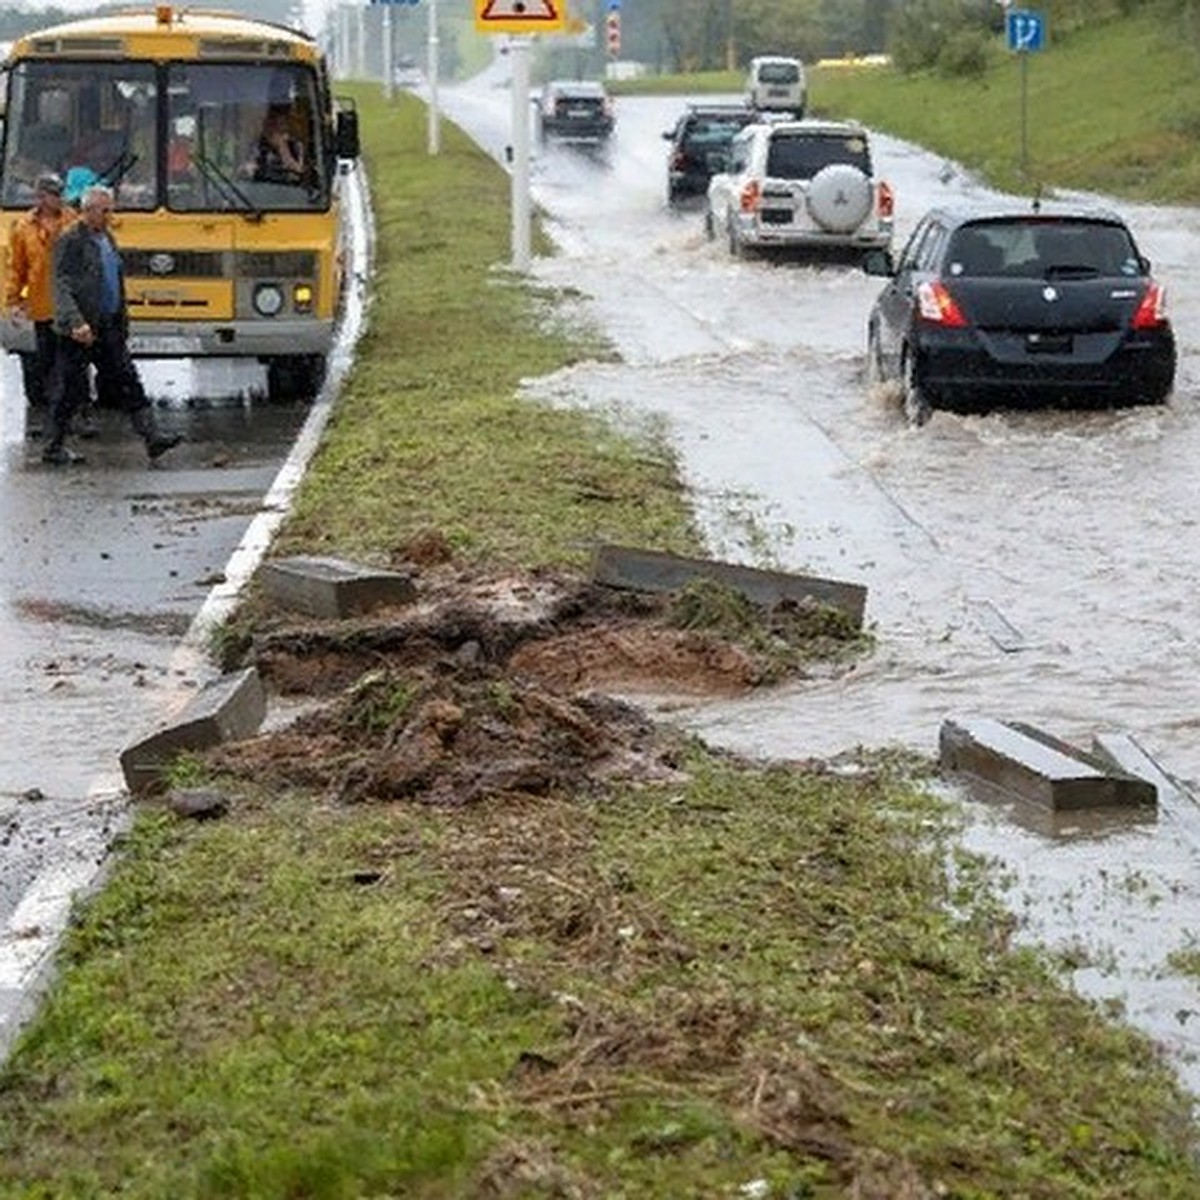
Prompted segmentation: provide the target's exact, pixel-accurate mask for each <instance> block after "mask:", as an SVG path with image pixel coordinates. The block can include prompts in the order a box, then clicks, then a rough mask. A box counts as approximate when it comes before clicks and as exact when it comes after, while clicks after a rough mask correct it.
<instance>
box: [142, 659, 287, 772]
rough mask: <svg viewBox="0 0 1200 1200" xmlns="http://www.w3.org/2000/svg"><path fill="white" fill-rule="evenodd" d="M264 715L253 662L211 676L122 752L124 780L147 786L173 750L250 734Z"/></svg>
mask: <svg viewBox="0 0 1200 1200" xmlns="http://www.w3.org/2000/svg"><path fill="white" fill-rule="evenodd" d="M266 715H267V695H266V690H265V689H264V687H263V684H262V680H261V678H260V677H259V674H258V671H257V670H256V669H255V668H254V667H247V668H246V669H245V670H242V671H234V672H231V673H230V674H228V675H222V676H220V677H219V678H217V679H214V680H211V681H210V682H209V683H207V684H205V686H204V687H203V688H202V689H201V690H200V691H199V692H198V693H197V694H196V696H194V697H193V698H192V700H191V701H190V702H189V703H188V704H187V705H186V706H185V708H184V709H183V711H182V712H181V713H180V714H179V716H178V717H177V718H176V719H175V720H174V721H172V722H170V723H169V724H167V725H165V726H163V727H161V728H159V729H157V730H155V731H154V732H153V733H151V734H150V735H149V736H148V737H145V738H142V739H141V740H140V741H137V742H134V743H132V744H131V745H129V746H127V747H126V748H125V749H124V750H123V751H122V752H121V770H122V772H123V773H124V776H125V786H126V787H128V789H129V790H130V792H132V793H134V794H135V795H136V794H137V793H139V792H144V791H146V790H147V789H148V788H150V787H153V786H154V785H155V784H156V783H158V782H159V781H160V780H161V778H162V775H163V772H164V771H165V770H166V769H167V768H168V767H169V766H170V764H171V761H172V760H173V759H174V758H175V757H176V756H177V755H179V754H181V753H183V752H184V751H187V750H206V749H208V748H210V747H212V746H217V745H220V743H222V742H226V741H237V740H239V739H241V738H246V737H250V736H251V735H252V734H255V733H257V732H258V729H259V727H260V726H261V725H262V723H263V719H264V718H265V717H266Z"/></svg>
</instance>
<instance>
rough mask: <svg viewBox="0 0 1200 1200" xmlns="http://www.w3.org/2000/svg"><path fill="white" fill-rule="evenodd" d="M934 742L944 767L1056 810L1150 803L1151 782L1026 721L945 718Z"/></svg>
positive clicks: (1135, 805) (1151, 801) (988, 718)
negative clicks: (1127, 772) (1020, 722)
mask: <svg viewBox="0 0 1200 1200" xmlns="http://www.w3.org/2000/svg"><path fill="white" fill-rule="evenodd" d="M938 743H939V750H940V757H941V766H942V769H943V770H944V771H946V772H948V773H952V774H959V775H964V776H967V777H968V778H974V779H979V780H982V781H983V782H984V783H985V784H987V785H988V786H989V787H991V788H999V789H1000V790H1001V791H1003V792H1006V793H1008V794H1011V795H1012V796H1014V797H1018V798H1020V799H1023V800H1028V801H1031V802H1032V803H1035V804H1040V805H1042V806H1043V807H1045V808H1048V809H1052V810H1054V811H1056V812H1060V811H1068V810H1074V809H1084V808H1110V807H1142V806H1146V805H1153V804H1154V786H1153V785H1152V784H1149V783H1147V782H1146V781H1145V780H1144V779H1139V778H1136V777H1134V776H1132V775H1129V774H1126V773H1125V772H1124V771H1122V770H1120V769H1119V768H1115V767H1113V766H1111V765H1110V764H1106V763H1105V762H1104V761H1102V760H1100V759H1099V758H1096V757H1094V756H1092V755H1090V754H1088V753H1087V752H1086V751H1081V750H1079V749H1078V748H1077V747H1075V746H1071V745H1070V744H1068V743H1067V742H1064V741H1062V740H1061V739H1059V738H1056V737H1054V736H1053V735H1051V734H1047V733H1044V732H1042V731H1041V730H1039V729H1035V728H1034V727H1033V726H1030V725H1021V724H1017V723H1013V722H1004V721H996V720H993V719H991V718H990V717H963V718H951V719H947V720H946V721H943V722H942V728H941V732H940V734H939V738H938Z"/></svg>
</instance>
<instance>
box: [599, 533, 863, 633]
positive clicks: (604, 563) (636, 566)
mask: <svg viewBox="0 0 1200 1200" xmlns="http://www.w3.org/2000/svg"><path fill="white" fill-rule="evenodd" d="M592 579H593V580H595V581H596V582H597V583H602V584H605V585H607V586H608V587H615V588H627V589H629V590H631V591H639V592H673V591H677V590H678V589H679V588H681V587H684V586H685V585H686V584H687V583H689V582H690V581H691V580H693V579H712V580H715V581H716V582H717V583H720V584H723V585H724V586H725V587H730V588H735V589H736V590H737V591H739V592H742V593H743V594H744V595H746V596H747V597H749V599H750V600H752V601H753V602H754V603H755V604H759V605H762V606H763V607H764V608H771V607H773V606H774V605H775V604H778V603H779V601H780V600H807V599H812V600H817V601H819V602H820V603H822V604H827V605H829V607H831V608H835V609H837V610H838V611H839V612H842V613H844V614H845V615H846V616H847V617H849V618H850V620H851V621H853V622H854V624H855V626H856V627H857V628H859V629H861V628H862V623H863V613H864V611H865V609H866V606H867V589H866V588H865V587H863V586H862V585H861V584H857V583H843V582H841V581H839V580H835V579H820V578H817V577H815V576H811V575H795V574H791V573H788V572H785V571H763V570H759V569H758V568H756V567H743V566H739V565H738V564H736V563H727V562H718V561H717V560H715V559H708V558H684V557H681V556H680V555H677V554H662V553H660V552H658V551H655V550H639V549H635V548H633V547H629V546H599V547H597V548H596V551H595V553H594V554H593V556H592Z"/></svg>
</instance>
